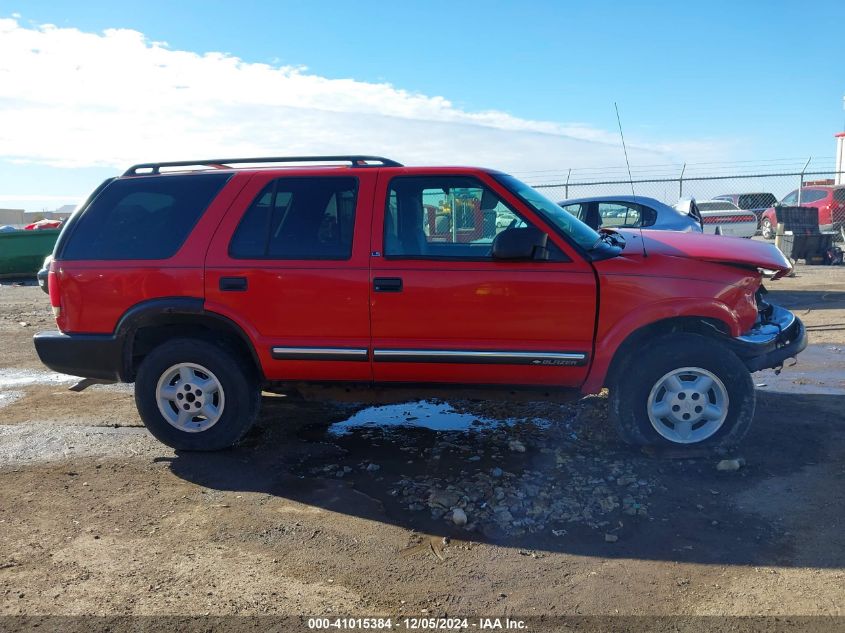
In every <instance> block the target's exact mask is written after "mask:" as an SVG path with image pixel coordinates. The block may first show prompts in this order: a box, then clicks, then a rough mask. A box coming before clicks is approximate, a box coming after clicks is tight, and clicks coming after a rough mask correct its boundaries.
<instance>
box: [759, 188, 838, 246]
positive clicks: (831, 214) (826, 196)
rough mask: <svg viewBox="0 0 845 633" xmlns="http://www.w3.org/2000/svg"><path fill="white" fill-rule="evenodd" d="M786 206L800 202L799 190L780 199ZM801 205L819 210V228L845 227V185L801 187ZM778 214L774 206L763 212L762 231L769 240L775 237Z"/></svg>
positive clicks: (832, 229)
mask: <svg viewBox="0 0 845 633" xmlns="http://www.w3.org/2000/svg"><path fill="white" fill-rule="evenodd" d="M780 204H781V205H784V206H790V207H792V206H796V205H797V204H798V190H797V189H795V190H794V191H790V192H789V193H788V194H786V195H785V196H784V197H783V200H781V201H780ZM801 206H802V207H816V208H817V209H818V210H819V230H821V231H838V230H839V229H840V228H842V227H845V185H812V186H808V187H801ZM775 227H777V216H776V215H775V208H774V206H772V207H769V208H768V209H766V210H765V211H764V212H763V217H762V218H761V219H760V232H761V233H762V235H763V237H765V238H766V239H767V240H773V239H775Z"/></svg>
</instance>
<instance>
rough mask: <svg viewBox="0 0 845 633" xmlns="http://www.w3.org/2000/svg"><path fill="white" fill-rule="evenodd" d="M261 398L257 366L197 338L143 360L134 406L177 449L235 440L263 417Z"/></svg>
mask: <svg viewBox="0 0 845 633" xmlns="http://www.w3.org/2000/svg"><path fill="white" fill-rule="evenodd" d="M260 402H261V393H260V391H259V389H258V380H257V376H256V372H255V370H254V369H253V368H252V367H251V366H249V365H248V364H247V363H245V362H244V361H243V360H241V359H240V358H238V357H237V356H235V355H233V354H231V353H230V352H228V351H227V350H225V349H222V348H220V347H219V346H215V345H213V344H211V343H207V342H205V341H201V340H197V339H174V340H171V341H168V342H166V343H163V344H161V345H159V346H158V347H156V348H155V349H154V350H153V351H152V352H150V353H149V354H148V355H147V356H146V357H145V358H144V360H143V361H142V362H141V366H140V367H139V368H138V375H137V378H136V381H135V405H136V406H137V407H138V412H139V413H140V414H141V419H142V420H143V421H144V424H145V425H146V427H147V429H148V430H149V431H150V433H152V434H153V435H154V436H155V437H156V438H157V439H158V440H159V441H161V442H163V443H164V444H167V445H168V446H170V447H172V448H175V449H177V450H186V451H216V450H220V449H224V448H228V447H230V446H232V445H234V444H236V443H237V442H238V441H239V440H240V439H241V438H242V437H243V436H244V435H245V434H246V432H247V431H249V429H250V427H252V425H253V423H254V422H255V419H256V418H257V417H258V410H259V407H260ZM183 411H184V413H183ZM191 413H195V415H189V414H191Z"/></svg>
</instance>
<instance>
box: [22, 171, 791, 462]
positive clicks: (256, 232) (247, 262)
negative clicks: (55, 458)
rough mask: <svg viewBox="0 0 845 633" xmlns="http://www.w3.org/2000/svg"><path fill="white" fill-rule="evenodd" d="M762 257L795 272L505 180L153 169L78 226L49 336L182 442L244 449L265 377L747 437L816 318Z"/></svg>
mask: <svg viewBox="0 0 845 633" xmlns="http://www.w3.org/2000/svg"><path fill="white" fill-rule="evenodd" d="M340 162H342V163H345V164H339V165H338V164H327V163H340ZM263 163H266V164H267V166H265V167H262V166H261V165H262V164H263ZM287 163H292V164H291V165H287V166H285V165H286V164H287ZM303 163H306V164H304V165H303ZM239 165H240V166H239ZM247 165H248V166H247ZM189 168H190V169H189ZM496 218H510V219H509V220H508V222H507V223H505V222H497V221H496ZM763 269H765V270H770V271H774V276H775V277H777V276H780V275H783V274H786V273H787V272H789V271H790V270H791V267H790V264H789V262H788V261H787V260H786V259H785V258H784V257H783V255H782V254H781V253H780V252H779V251H778V250H777V249H776V248H774V247H773V246H771V245H768V244H764V243H759V242H750V241H747V240H730V239H726V238H720V237H713V236H707V235H701V234H690V233H673V232H668V231H638V230H630V231H619V232H613V231H611V232H602V233H597V232H595V231H594V230H593V229H591V228H589V227H588V226H587V225H585V224H583V223H582V222H580V221H579V220H577V219H576V218H575V217H573V216H572V215H571V214H569V213H567V212H566V211H564V210H563V209H561V208H560V207H559V206H558V205H557V204H555V203H554V202H552V201H551V200H548V199H547V198H544V197H543V196H542V195H541V194H539V193H538V192H536V191H535V190H533V189H531V188H530V187H528V186H527V185H525V184H523V183H521V182H519V181H518V180H516V179H515V178H513V177H511V176H508V175H505V174H502V173H500V172H496V171H491V170H485V169H475V168H464V167H454V168H444V167H403V166H401V165H399V164H398V163H395V162H393V161H391V160H388V159H382V158H377V157H365V156H350V157H315V158H310V159H303V158H268V159H244V160H210V161H193V162H180V163H156V164H145V165H138V166H135V167H132V168H131V169H129V170H128V171H127V172H126V173H125V174H124V175H123V176H122V177H119V178H115V179H111V180H108V181H106V182H105V183H103V184H102V185H101V186H100V187H99V188H98V189H97V190H96V191H95V192H94V193H93V194H92V195H91V197H90V198H89V200H88V201H86V203H85V204H84V205H82V207H80V210H79V211H78V212H77V213H75V214H74V216H73V217H72V218H71V219H70V220H69V221H68V222H67V223H66V226H65V228H64V230H63V232H62V234H61V236H60V239H59V241H58V243H57V245H56V250H55V253H54V258H53V262H52V264H51V266H50V272H49V281H48V285H49V295H50V302H51V304H52V306H53V310H54V312H55V314H56V322H57V324H58V328H59V330H60V331H59V332H42V333H39V334H37V335H36V336H35V346H36V349H37V350H38V354H39V356H40V357H41V360H42V361H43V362H44V363H45V364H46V365H47V366H49V367H50V368H52V369H54V370H56V371H59V372H64V373H68V374H72V375H77V376H83V377H89V378H95V379H99V380H106V381H125V382H135V399H136V403H137V406H138V409H139V411H140V413H141V416H142V418H143V420H144V422H145V424H146V425H147V427H148V428H149V430H150V431H151V432H152V433H153V434H154V435H155V436H156V437H158V438H159V439H160V440H162V441H163V442H165V443H167V444H169V445H170V446H173V447H176V448H180V449H193V450H211V449H219V448H224V447H227V446H230V445H232V444H234V443H236V442H237V441H238V440H239V439H240V438H241V437H242V436H243V435H244V434H245V433H246V432H247V430H248V429H249V428H250V426H251V425H252V423H253V421H254V420H255V418H256V416H257V413H258V408H259V402H260V397H259V396H260V390H261V389H274V390H279V391H297V392H299V393H301V394H304V395H306V396H313V395H314V394H315V393H316V394H318V396H319V395H320V394H324V395H328V396H330V397H336V396H338V395H343V396H347V397H352V398H356V399H357V398H362V397H363V396H364V395H366V394H370V395H372V394H376V396H374V397H375V398H376V399H378V398H390V397H393V398H404V399H408V398H409V397H421V396H428V395H431V394H432V392H433V393H435V394H438V395H441V396H448V395H449V394H450V393H455V392H454V391H452V390H453V389H455V388H461V389H463V391H461V392H459V393H462V394H465V393H466V389H468V388H472V389H473V390H474V391H473V393H485V394H490V395H491V396H495V397H502V396H504V397H511V396H512V394H514V393H516V392H517V391H518V390H525V391H527V392H528V393H529V394H530V395H532V396H533V397H537V398H547V397H551V396H552V395H553V394H556V393H557V392H559V391H561V392H566V391H580V392H583V393H596V392H598V391H599V390H600V389H601V388H602V387H604V386H608V387H610V390H611V391H610V394H611V395H610V411H611V418H612V421H613V423H614V424H615V426H616V428H617V429H618V431H619V433H620V434H621V436H622V438H623V439H624V440H626V441H627V442H630V443H633V444H654V443H668V444H678V445H688V444H700V443H702V442H707V443H712V444H715V443H734V442H736V441H738V440H739V439H740V438H741V437H742V436H743V435H744V433H745V432H746V430H747V429H748V426H749V424H750V422H751V418H752V415H753V412H754V397H755V396H754V387H753V383H752V382H751V378H750V375H749V372H752V371H757V370H759V369H762V368H766V367H776V366H780V365H781V364H782V363H783V361H784V360H785V359H787V358H789V357H792V356H794V355H795V354H797V353H798V352H800V351H801V350H802V349H803V348H804V347H805V346H806V333H805V330H804V326H803V325H802V323H801V321H800V320H798V319H797V318H796V317H795V316H794V315H792V314H791V313H790V312H788V311H787V310H784V309H782V308H779V307H777V306H772V305H769V304H768V303H766V302H765V300H764V299H763V293H764V290H763V288H762V286H761V279H762V273H761V271H762V270H763Z"/></svg>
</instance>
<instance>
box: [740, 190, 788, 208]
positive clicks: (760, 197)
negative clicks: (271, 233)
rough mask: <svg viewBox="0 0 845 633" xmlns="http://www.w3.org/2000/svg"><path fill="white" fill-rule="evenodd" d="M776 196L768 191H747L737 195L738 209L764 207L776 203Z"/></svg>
mask: <svg viewBox="0 0 845 633" xmlns="http://www.w3.org/2000/svg"><path fill="white" fill-rule="evenodd" d="M777 201H778V200H777V198H775V197H774V195H772V194H770V193H748V194H745V195H742V196H740V197H739V208H740V209H764V208H766V207H773V206H774V205H776V204H777Z"/></svg>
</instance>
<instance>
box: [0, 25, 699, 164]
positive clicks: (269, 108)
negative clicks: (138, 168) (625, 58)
mask: <svg viewBox="0 0 845 633" xmlns="http://www.w3.org/2000/svg"><path fill="white" fill-rule="evenodd" d="M0 122H2V123H0V157H4V158H6V159H8V160H15V161H24V162H31V163H38V164H45V165H52V166H61V167H88V166H108V167H115V168H120V167H126V166H127V165H129V164H132V163H136V162H143V161H149V160H167V159H190V158H202V157H214V156H223V157H225V156H238V155H245V156H255V155H286V154H287V155H290V154H294V155H298V154H323V153H368V154H382V155H386V156H389V157H391V158H395V159H396V160H400V161H402V162H406V163H409V164H420V163H431V164H476V165H484V166H489V167H496V168H500V169H505V170H509V171H522V172H525V171H530V170H544V169H550V168H553V169H557V168H560V169H564V168H568V167H589V166H602V165H609V164H613V165H618V164H620V162H622V161H621V149H620V147H619V145H618V142H617V140H616V136H615V133H613V132H611V131H606V130H600V129H595V128H592V127H590V126H589V125H584V124H564V123H554V122H548V121H532V120H527V119H522V118H518V117H515V116H512V115H510V114H507V113H505V112H500V111H495V110H490V111H483V112H469V111H466V110H462V109H460V108H457V107H455V106H454V105H453V104H452V103H451V102H450V101H449V100H448V99H446V98H444V97H441V96H427V95H422V94H414V93H410V92H407V91H405V90H401V89H399V88H395V87H393V86H391V85H390V84H386V83H366V82H361V81H355V80H353V79H327V78H325V77H320V76H316V75H313V74H309V73H308V72H307V71H306V70H304V69H301V68H295V67H290V66H273V65H269V64H260V63H247V62H244V61H242V60H240V59H238V58H237V57H233V56H231V55H227V54H223V53H215V52H210V53H204V54H198V53H194V52H189V51H180V50H172V49H171V48H169V47H168V45H167V44H165V43H160V42H151V41H149V40H148V39H146V38H145V37H144V35H143V34H141V33H139V32H137V31H132V30H126V29H109V30H107V31H105V32H104V33H102V34H97V33H86V32H82V31H79V30H77V29H72V28H59V27H56V26H53V25H41V26H39V27H33V28H28V27H25V26H22V25H21V24H20V23H19V21H18V20H17V19H14V18H13V19H0ZM705 145H706V144H705ZM629 153H630V154H631V159H632V161H634V162H636V161H640V162H645V163H649V162H650V163H654V162H667V161H668V160H673V159H675V158H676V157H675V156H673V149H672V145H665V144H664V145H656V144H653V145H651V146H649V145H648V144H647V143H640V144H638V145H637V144H636V143H635V144H634V147H629Z"/></svg>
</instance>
